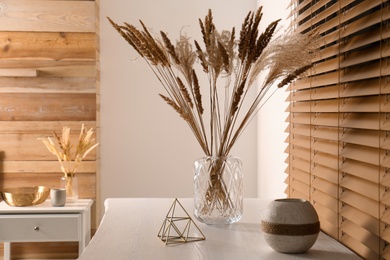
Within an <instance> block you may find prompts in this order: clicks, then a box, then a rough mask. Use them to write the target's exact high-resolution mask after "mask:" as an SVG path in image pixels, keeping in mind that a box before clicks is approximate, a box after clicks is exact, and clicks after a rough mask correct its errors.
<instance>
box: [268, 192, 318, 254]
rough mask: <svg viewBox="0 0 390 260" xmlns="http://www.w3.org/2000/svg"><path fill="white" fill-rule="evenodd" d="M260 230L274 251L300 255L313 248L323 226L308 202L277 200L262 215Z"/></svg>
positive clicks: (301, 200)
mask: <svg viewBox="0 0 390 260" xmlns="http://www.w3.org/2000/svg"><path fill="white" fill-rule="evenodd" d="M261 230H262V231H263V233H264V238H265V241H266V242H267V243H268V245H269V246H271V247H272V248H273V249H274V250H275V251H277V252H281V253H290V254H297V253H304V252H306V251H307V250H309V249H310V248H311V247H312V246H313V245H314V243H315V241H316V240H317V237H318V234H319V232H320V222H319V220H318V214H317V212H316V211H315V209H314V207H313V205H311V204H310V202H309V201H307V200H303V199H293V198H291V199H277V200H274V201H272V202H271V203H270V204H269V205H268V206H267V208H266V209H265V211H264V212H263V215H262V220H261Z"/></svg>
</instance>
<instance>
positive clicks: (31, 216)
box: [0, 199, 93, 260]
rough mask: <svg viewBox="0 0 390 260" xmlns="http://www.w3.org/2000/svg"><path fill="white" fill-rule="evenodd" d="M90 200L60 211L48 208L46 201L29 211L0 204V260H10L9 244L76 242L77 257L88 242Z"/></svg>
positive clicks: (3, 203)
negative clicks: (0, 259)
mask: <svg viewBox="0 0 390 260" xmlns="http://www.w3.org/2000/svg"><path fill="white" fill-rule="evenodd" d="M92 203H93V201H92V200H90V199H80V200H78V202H76V203H69V204H66V205H65V206H64V207H52V205H51V202H50V200H46V201H45V202H44V203H42V204H40V205H36V206H32V207H10V206H8V205H7V204H6V203H5V202H4V201H2V202H1V203H0V242H4V260H9V259H11V242H55V241H64V242H65V241H78V242H79V254H81V253H82V252H83V250H84V249H85V247H86V246H87V245H88V243H89V241H90V238H91V206H92Z"/></svg>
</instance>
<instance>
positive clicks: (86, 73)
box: [38, 65, 96, 78]
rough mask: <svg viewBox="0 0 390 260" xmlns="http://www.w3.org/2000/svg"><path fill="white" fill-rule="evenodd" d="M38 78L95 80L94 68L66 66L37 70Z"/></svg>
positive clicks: (91, 66)
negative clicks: (83, 78) (82, 78)
mask: <svg viewBox="0 0 390 260" xmlns="http://www.w3.org/2000/svg"><path fill="white" fill-rule="evenodd" d="M38 76H39V77H73V78H80V77H86V78H95V77H96V66H95V65H90V66H66V67H54V68H43V69H39V70H38Z"/></svg>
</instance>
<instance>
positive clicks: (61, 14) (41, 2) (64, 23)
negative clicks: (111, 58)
mask: <svg viewBox="0 0 390 260" xmlns="http://www.w3.org/2000/svg"><path fill="white" fill-rule="evenodd" d="M0 6H1V9H0V16H1V17H2V23H1V24H0V30H1V31H39V32H42V31H45V32H47V31H48V32H95V3H94V1H53V0H49V1H48V0H2V1H0Z"/></svg>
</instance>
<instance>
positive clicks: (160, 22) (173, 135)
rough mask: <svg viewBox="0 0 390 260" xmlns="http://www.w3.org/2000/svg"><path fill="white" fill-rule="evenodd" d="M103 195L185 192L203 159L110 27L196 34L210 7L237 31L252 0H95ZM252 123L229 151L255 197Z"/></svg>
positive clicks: (134, 56) (146, 72)
mask: <svg viewBox="0 0 390 260" xmlns="http://www.w3.org/2000/svg"><path fill="white" fill-rule="evenodd" d="M100 4H101V6H100V12H101V13H100V28H101V32H100V44H101V198H102V201H104V199H105V198H107V197H172V198H173V197H191V196H192V195H193V188H192V185H193V172H192V164H193V161H194V160H195V159H196V158H198V157H200V156H203V154H202V151H201V149H200V148H199V145H198V144H197V142H196V141H195V138H194V137H193V135H192V133H191V131H190V130H189V128H188V126H187V125H186V123H185V122H184V121H183V120H182V119H181V118H180V117H179V116H178V115H177V114H176V112H174V111H173V110H172V109H171V108H170V107H168V106H167V105H166V104H165V103H164V102H163V101H162V100H161V98H160V97H159V96H158V93H164V92H163V89H162V87H161V86H160V83H159V82H158V81H157V80H156V79H155V77H154V75H153V74H152V72H151V70H150V69H149V68H148V67H147V65H146V63H145V62H144V60H143V59H141V58H139V57H138V56H137V54H136V53H135V51H133V50H132V48H131V47H130V46H129V45H128V44H127V43H126V42H125V41H124V40H123V39H122V38H121V37H120V36H119V34H118V33H117V32H116V31H115V30H114V29H113V28H112V27H111V25H109V23H108V22H107V20H106V17H107V16H109V17H110V18H112V19H113V20H114V21H115V22H117V23H122V22H128V23H131V24H134V25H138V24H139V23H138V20H139V19H142V21H143V22H144V23H145V24H146V25H147V26H148V27H150V28H151V29H152V30H154V31H157V32H159V30H163V31H165V32H168V35H169V37H170V38H171V40H172V41H173V40H175V39H178V37H179V32H180V31H181V30H183V31H184V32H187V33H188V35H189V36H191V37H194V38H195V39H198V40H199V42H202V41H201V38H200V30H199V25H198V18H202V19H203V18H204V16H205V15H206V14H207V11H208V9H209V8H211V9H212V10H213V15H214V21H215V23H216V25H217V28H219V29H231V28H232V27H233V26H235V27H236V29H237V30H239V29H240V27H241V23H242V21H243V18H244V17H245V16H246V14H247V13H248V12H249V11H250V10H255V9H256V1H255V0H245V1H237V0H236V1H234V0H228V1H227V0H224V1H223V4H222V3H221V1H219V0H197V1H183V0H164V1H161V0H145V1H135V0H131V1H129V0H115V1H105V0H103V1H100ZM256 128H257V124H256V122H253V123H252V124H251V126H250V127H249V128H248V129H247V130H246V132H245V133H244V135H243V136H242V137H241V139H240V140H239V142H238V143H237V146H236V147H235V149H234V151H233V152H232V154H234V155H236V156H238V157H240V158H241V159H242V161H243V163H244V174H245V177H244V196H246V197H256V196H257V129H256Z"/></svg>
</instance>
